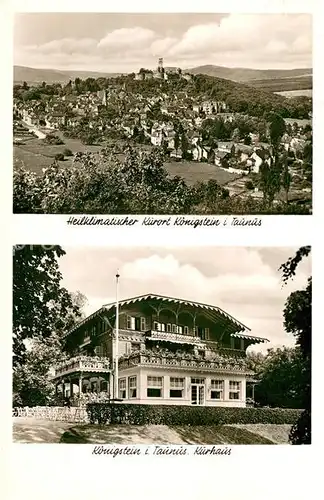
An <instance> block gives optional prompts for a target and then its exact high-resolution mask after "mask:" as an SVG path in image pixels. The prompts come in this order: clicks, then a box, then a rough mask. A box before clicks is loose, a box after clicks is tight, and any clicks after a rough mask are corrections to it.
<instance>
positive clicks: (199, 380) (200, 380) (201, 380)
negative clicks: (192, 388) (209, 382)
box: [191, 378, 205, 384]
mask: <svg viewBox="0 0 324 500" xmlns="http://www.w3.org/2000/svg"><path fill="white" fill-rule="evenodd" d="M191 383H192V384H204V383H205V379H204V378H191Z"/></svg>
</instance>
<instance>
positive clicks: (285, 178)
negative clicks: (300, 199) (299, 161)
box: [282, 154, 291, 203]
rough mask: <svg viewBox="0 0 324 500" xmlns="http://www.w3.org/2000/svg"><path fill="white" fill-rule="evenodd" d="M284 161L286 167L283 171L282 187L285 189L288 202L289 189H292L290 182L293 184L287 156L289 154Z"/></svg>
mask: <svg viewBox="0 0 324 500" xmlns="http://www.w3.org/2000/svg"><path fill="white" fill-rule="evenodd" d="M283 161H284V167H283V171H282V187H283V188H284V190H285V194H286V203H288V201H289V189H290V184H291V175H290V172H289V168H288V156H287V154H285V155H284V157H283Z"/></svg>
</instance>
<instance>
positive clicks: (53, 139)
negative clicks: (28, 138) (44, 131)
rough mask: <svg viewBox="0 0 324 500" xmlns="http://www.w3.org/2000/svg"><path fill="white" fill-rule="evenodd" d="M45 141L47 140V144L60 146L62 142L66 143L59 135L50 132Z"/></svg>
mask: <svg viewBox="0 0 324 500" xmlns="http://www.w3.org/2000/svg"><path fill="white" fill-rule="evenodd" d="M44 142H46V144H52V145H56V146H60V145H61V144H64V141H63V140H62V139H61V138H60V137H59V136H58V135H55V134H48V135H47V136H46V137H45V139H44Z"/></svg>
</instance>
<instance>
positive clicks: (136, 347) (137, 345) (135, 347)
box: [130, 342, 141, 352]
mask: <svg viewBox="0 0 324 500" xmlns="http://www.w3.org/2000/svg"><path fill="white" fill-rule="evenodd" d="M130 350H131V352H135V351H140V350H141V344H140V343H139V342H132V343H131V349H130Z"/></svg>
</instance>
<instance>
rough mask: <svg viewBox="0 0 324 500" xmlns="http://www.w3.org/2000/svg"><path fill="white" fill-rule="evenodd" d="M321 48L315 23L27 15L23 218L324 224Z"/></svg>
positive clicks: (16, 102)
mask: <svg viewBox="0 0 324 500" xmlns="http://www.w3.org/2000/svg"><path fill="white" fill-rule="evenodd" d="M40 27H41V28H42V29H40ZM311 43H312V30H311V16H310V15H307V14H273V15H272V14H271V15H270V14H249V15H248V14H245V15H239V14H208V15H207V14H135V15H134V14H132V15H131V14H92V13H90V14H89V13H82V14H81V13H80V14H76V13H65V14H57V13H56V14H53V13H52V14H50V13H41V14H30V13H29V14H19V15H18V14H17V15H16V19H15V45H14V60H15V67H14V90H13V120H14V123H13V127H14V130H13V133H14V136H13V141H14V201H13V205H14V206H13V208H14V212H15V213H69V214H71V213H87V214H91V213H92V214H95V213H97V214H98V213H101V214H127V213H138V214H198V215H199V214H201V215H211V214H309V213H311V211H312V46H311Z"/></svg>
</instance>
